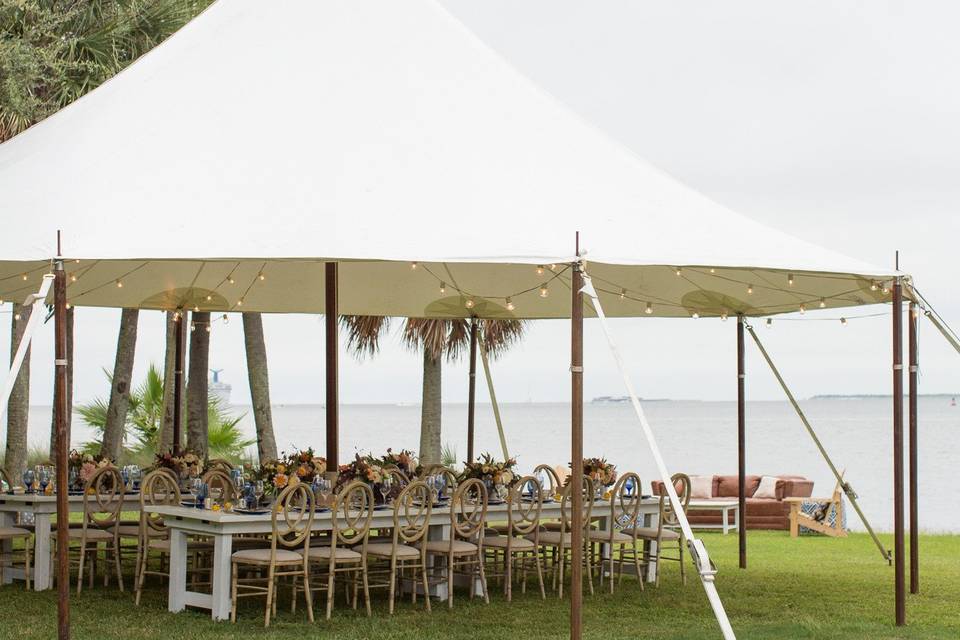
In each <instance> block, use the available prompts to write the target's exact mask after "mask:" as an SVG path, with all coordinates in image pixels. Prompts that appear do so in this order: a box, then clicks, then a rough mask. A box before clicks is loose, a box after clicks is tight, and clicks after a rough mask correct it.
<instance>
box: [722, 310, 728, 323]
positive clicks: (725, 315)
mask: <svg viewBox="0 0 960 640" xmlns="http://www.w3.org/2000/svg"><path fill="white" fill-rule="evenodd" d="M720 321H721V322H726V321H727V312H726V310H724V311H721V312H720Z"/></svg>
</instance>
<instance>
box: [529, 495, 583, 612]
mask: <svg viewBox="0 0 960 640" xmlns="http://www.w3.org/2000/svg"><path fill="white" fill-rule="evenodd" d="M573 491H580V492H581V496H582V498H581V501H582V504H581V523H582V525H581V526H582V530H583V547H584V549H583V560H584V564H585V568H586V570H587V575H588V576H589V575H590V573H591V570H592V567H591V562H590V553H589V551H590V548H589V541H590V538H589V535H588V532H589V530H590V517H591V515H592V513H593V500H594V490H593V480H591V479H590V478H589V477H587V476H583V479H582V480H581V482H580V483H579V486H578V483H576V482H568V483H567V486H566V487H564V489H563V497H562V498H561V500H560V530H559V531H540V532H539V534H538V536H539V540H538V544H539V545H540V548H541V549H543V550H544V554H545V555H546V553H547V552H549V553H550V556H551V557H552V558H553V585H554V589H556V590H557V595H558V597H560V598H562V597H563V574H564V568H565V566H566V564H567V562H568V560H572V554H571V553H570V551H571V550H572V542H573V534H572V532H571V528H572V525H573V522H572V518H571V516H572V502H573ZM526 537H527V539H528V540H529V539H532V537H533V535H532V534H527V536H526ZM588 584H589V585H590V593H591V595H592V594H593V581H592V580H591V581H590V582H589V583H588ZM558 585H559V586H558Z"/></svg>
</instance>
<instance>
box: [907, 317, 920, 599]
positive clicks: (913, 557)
mask: <svg viewBox="0 0 960 640" xmlns="http://www.w3.org/2000/svg"><path fill="white" fill-rule="evenodd" d="M907 322H908V333H907V335H908V336H909V342H908V344H909V346H908V351H909V357H910V377H909V394H910V406H909V409H908V415H909V417H910V427H909V428H910V435H909V442H910V454H909V455H910V593H920V531H919V528H920V524H919V517H918V515H917V508H918V505H917V473H918V471H919V469H918V466H917V372H918V369H919V364H920V363H919V353H918V349H917V305H916V303H913V302H911V303H910V315H909V316H908V321H907Z"/></svg>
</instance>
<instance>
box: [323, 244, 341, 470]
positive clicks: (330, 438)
mask: <svg viewBox="0 0 960 640" xmlns="http://www.w3.org/2000/svg"><path fill="white" fill-rule="evenodd" d="M325 267H326V268H325V277H324V286H325V288H326V296H325V304H324V313H325V314H326V318H325V319H326V338H327V342H326V356H327V361H326V365H327V372H326V373H327V375H326V379H327V406H326V415H327V451H326V455H327V469H328V470H333V471H336V470H337V468H338V467H339V464H340V389H339V381H338V379H337V374H338V368H339V362H338V360H337V355H338V351H339V348H340V345H339V342H338V338H337V322H338V321H339V319H340V317H339V309H338V306H339V302H340V301H339V299H338V291H337V290H338V288H339V279H340V273H339V268H338V265H337V263H336V262H328V263H326V265H325Z"/></svg>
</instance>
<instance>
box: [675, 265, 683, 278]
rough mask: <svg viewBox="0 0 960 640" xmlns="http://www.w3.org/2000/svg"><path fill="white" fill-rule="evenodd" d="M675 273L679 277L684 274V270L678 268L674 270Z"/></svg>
mask: <svg viewBox="0 0 960 640" xmlns="http://www.w3.org/2000/svg"><path fill="white" fill-rule="evenodd" d="M674 273H676V274H677V275H678V276H679V275H680V274H681V273H683V269H681V268H680V267H676V268H675V269H674Z"/></svg>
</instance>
